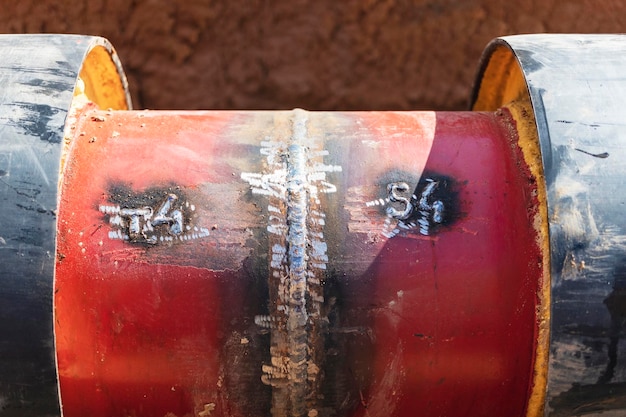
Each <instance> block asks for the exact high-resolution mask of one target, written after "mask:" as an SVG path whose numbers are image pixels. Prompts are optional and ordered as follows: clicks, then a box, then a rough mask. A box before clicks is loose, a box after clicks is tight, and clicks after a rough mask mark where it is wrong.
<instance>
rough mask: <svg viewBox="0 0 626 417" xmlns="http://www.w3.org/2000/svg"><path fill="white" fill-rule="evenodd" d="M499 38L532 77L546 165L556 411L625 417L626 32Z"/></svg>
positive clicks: (551, 404)
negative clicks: (624, 33)
mask: <svg viewBox="0 0 626 417" xmlns="http://www.w3.org/2000/svg"><path fill="white" fill-rule="evenodd" d="M498 42H499V43H501V42H504V43H506V44H508V45H509V46H510V48H511V49H512V50H513V51H514V53H515V55H516V56H517V58H518V61H519V62H520V64H521V67H522V70H523V72H524V75H525V77H526V81H527V84H528V87H529V90H530V95H531V99H532V103H533V107H534V109H535V116H536V118H537V125H538V128H539V138H540V142H541V148H542V154H543V160H544V166H545V171H546V182H547V190H548V209H549V217H550V235H551V238H550V240H551V262H552V303H553V308H552V327H551V345H550V366H549V380H548V393H547V394H548V395H547V404H546V405H547V407H546V414H547V415H549V416H570V415H586V416H590V415H600V414H601V415H602V416H604V415H607V414H606V413H607V412H609V411H610V412H612V413H614V412H618V413H620V414H619V415H622V414H621V413H624V412H626V345H625V344H624V342H623V340H622V338H623V336H624V331H625V329H624V326H625V324H626V256H625V255H626V252H625V250H626V217H625V216H624V208H625V207H626V205H625V204H626V194H625V193H624V190H623V187H624V185H625V183H626V181H625V179H626V164H624V160H625V158H626V119H625V118H624V115H625V110H624V108H625V106H626V37H624V36H620V35H527V36H514V37H505V38H503V39H502V40H500V41H498ZM616 410H622V411H621V412H619V411H616ZM611 415H613V414H611Z"/></svg>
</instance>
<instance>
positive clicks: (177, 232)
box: [99, 193, 209, 245]
mask: <svg viewBox="0 0 626 417" xmlns="http://www.w3.org/2000/svg"><path fill="white" fill-rule="evenodd" d="M195 209H196V208H195V206H194V205H193V204H189V202H184V203H183V202H182V201H180V199H179V198H178V196H177V195H176V194H171V193H170V194H167V195H166V196H165V198H164V199H163V200H162V201H161V203H160V204H159V205H157V206H156V207H151V206H140V207H120V205H100V206H99V210H100V212H101V213H103V214H105V215H106V216H107V217H108V221H109V224H110V225H111V227H112V228H113V230H111V231H109V238H110V239H118V240H124V241H128V242H130V243H143V244H149V245H156V244H158V243H162V242H173V241H187V240H193V239H199V238H203V237H206V236H209V230H208V229H207V228H204V227H197V226H193V225H191V224H189V221H188V219H185V216H184V214H183V213H184V211H189V212H194V211H195ZM186 220H187V221H186Z"/></svg>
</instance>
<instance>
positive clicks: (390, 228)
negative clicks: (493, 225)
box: [365, 173, 458, 238]
mask: <svg viewBox="0 0 626 417" xmlns="http://www.w3.org/2000/svg"><path fill="white" fill-rule="evenodd" d="M408 182H409V181H397V182H391V183H388V184H387V185H386V192H387V195H386V196H385V197H380V198H378V199H375V200H371V201H368V202H366V203H365V206H366V207H376V206H378V207H380V208H381V209H384V213H385V216H386V218H385V223H384V225H383V230H382V232H381V233H382V234H383V235H384V236H385V237H387V238H392V237H395V236H397V235H398V234H400V233H401V232H403V231H413V230H415V231H417V232H418V233H419V234H421V235H423V236H430V235H432V234H434V233H436V232H437V231H438V230H439V228H440V227H441V226H444V225H447V224H451V223H452V222H453V221H454V220H456V218H458V192H457V191H455V189H454V188H455V187H454V182H453V180H452V179H451V178H449V177H446V176H442V175H437V174H432V173H425V174H424V175H423V176H422V178H421V179H420V180H419V182H418V184H417V187H415V190H414V191H413V192H411V189H410V186H409V184H408Z"/></svg>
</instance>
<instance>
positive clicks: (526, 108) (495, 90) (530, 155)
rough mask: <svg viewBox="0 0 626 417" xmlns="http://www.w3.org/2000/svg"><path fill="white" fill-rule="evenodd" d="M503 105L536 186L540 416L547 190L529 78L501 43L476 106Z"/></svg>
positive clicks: (532, 413) (545, 356) (536, 393)
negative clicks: (528, 82) (514, 124)
mask: <svg viewBox="0 0 626 417" xmlns="http://www.w3.org/2000/svg"><path fill="white" fill-rule="evenodd" d="M502 107H505V108H506V109H507V110H508V111H509V112H510V113H511V116H512V117H513V119H514V120H515V123H516V129H517V135H518V145H519V147H520V149H521V151H522V155H523V158H524V162H525V163H526V165H527V166H528V169H529V171H530V173H531V175H532V177H533V178H534V179H535V182H536V186H537V195H536V198H537V210H536V212H535V213H534V218H533V227H534V229H535V231H536V233H537V245H538V247H539V249H540V251H541V255H542V263H541V268H542V274H541V277H540V282H539V289H538V294H537V298H538V305H537V311H536V319H537V324H538V331H537V336H536V337H537V348H536V352H535V363H534V372H533V381H532V388H531V392H530V395H529V398H528V405H527V408H526V417H540V416H543V415H544V407H545V399H546V387H547V382H548V360H549V347H550V346H549V344H550V302H551V300H550V288H551V287H550V285H551V283H550V240H549V234H548V230H549V229H548V228H549V226H548V225H549V223H548V206H547V191H546V184H545V177H544V172H543V163H542V158H541V150H540V145H539V137H538V133H537V125H536V121H535V117H534V113H533V109H532V105H531V102H530V96H529V93H528V89H527V86H526V80H525V79H524V75H523V74H522V72H521V69H520V66H519V63H518V62H517V59H516V58H515V56H514V55H513V53H512V51H511V50H510V49H509V48H508V47H507V46H506V45H499V46H497V47H496V48H495V50H494V51H493V53H492V55H491V57H490V59H489V62H488V64H487V66H486V68H485V71H484V73H483V76H482V80H481V84H480V90H479V93H478V96H477V98H476V102H475V104H474V106H473V110H476V111H495V110H497V109H498V108H502Z"/></svg>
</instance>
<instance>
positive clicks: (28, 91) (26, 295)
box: [0, 35, 103, 416]
mask: <svg viewBox="0 0 626 417" xmlns="http://www.w3.org/2000/svg"><path fill="white" fill-rule="evenodd" d="M102 41H103V40H101V39H99V38H94V37H89V36H58V35H54V36H47V35H28V36H24V35H20V36H11V35H0V57H1V58H0V212H1V213H2V215H1V216H0V358H1V359H0V410H1V411H0V412H1V413H2V415H5V416H14V415H15V416H52V415H59V414H60V411H59V404H58V399H57V377H56V371H55V358H54V343H53V322H52V286H53V274H54V253H55V225H56V207H57V184H58V180H59V164H60V156H61V150H62V146H63V128H64V125H65V118H66V115H67V113H68V110H69V107H70V103H71V100H72V94H73V90H74V85H75V83H76V78H77V75H78V73H79V71H80V68H81V65H82V62H83V59H84V57H85V55H86V53H87V52H88V51H89V50H90V49H91V48H92V47H93V46H94V44H95V42H102Z"/></svg>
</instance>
